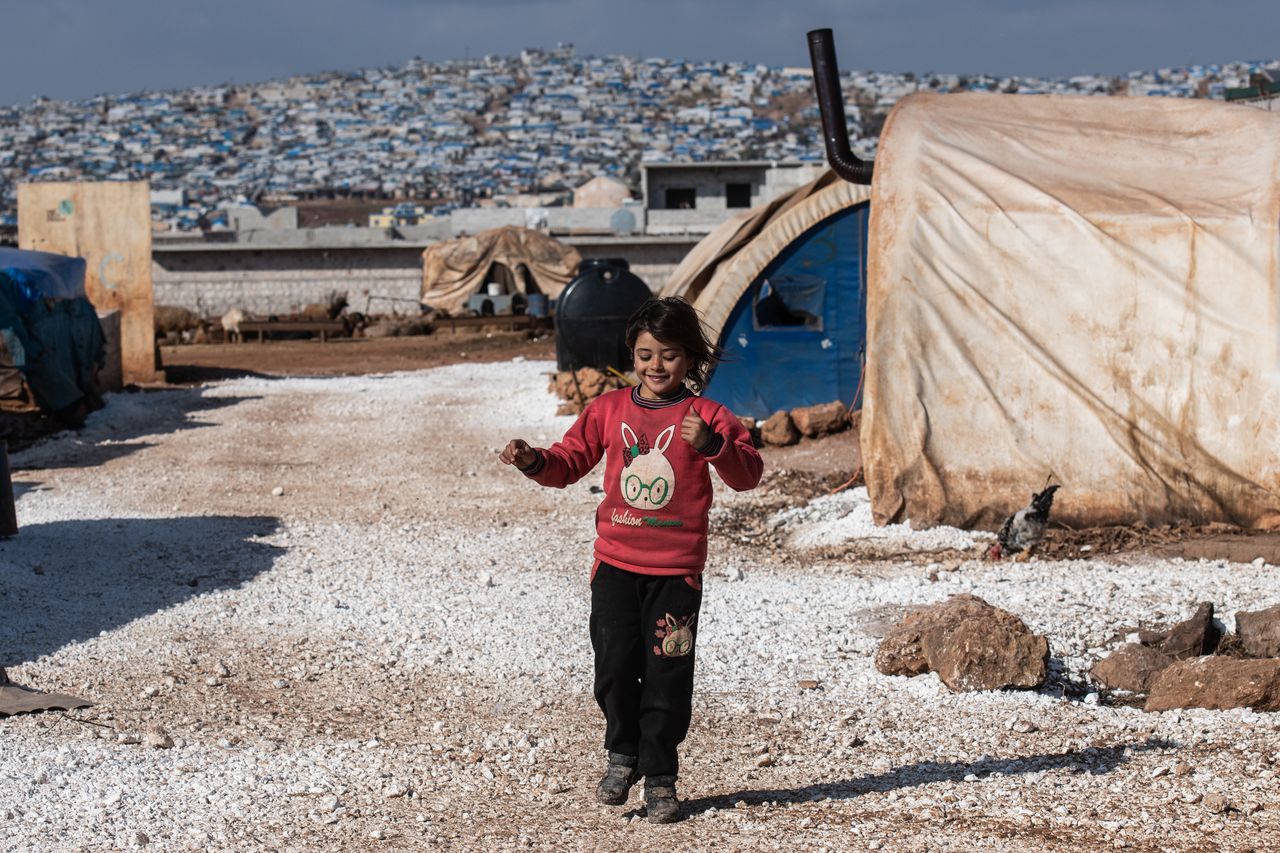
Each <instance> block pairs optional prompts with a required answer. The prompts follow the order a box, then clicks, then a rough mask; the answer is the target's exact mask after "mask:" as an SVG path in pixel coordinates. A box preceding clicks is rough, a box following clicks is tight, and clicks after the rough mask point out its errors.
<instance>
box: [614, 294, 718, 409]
mask: <svg viewBox="0 0 1280 853" xmlns="http://www.w3.org/2000/svg"><path fill="white" fill-rule="evenodd" d="M641 332H648V333H649V334H651V335H653V336H654V337H655V338H657V340H658V341H659V342H660V343H664V344H667V345H669V346H678V347H681V348H683V349H684V351H685V353H686V354H687V355H688V356H689V372H688V373H686V374H685V377H684V379H685V382H686V383H688V385H689V387H691V388H692V389H693V390H694V391H701V390H702V387H703V386H704V385H706V384H707V371H708V370H710V369H711V367H712V366H714V365H715V363H716V362H717V361H719V360H720V358H721V356H722V355H723V353H722V352H721V350H720V347H718V346H716V345H715V344H713V343H712V342H711V340H710V339H709V338H708V337H707V329H706V326H704V325H703V323H702V318H701V317H699V316H698V312H697V311H695V310H694V307H693V306H692V305H690V304H689V303H688V302H686V301H685V300H684V299H682V298H681V297H679V296H651V297H649V299H648V300H646V301H645V303H644V304H643V305H641V306H640V307H639V308H638V309H637V310H636V313H634V314H632V315H631V319H630V320H628V321H627V349H629V350H631V351H632V352H635V348H636V338H638V337H640V333H641Z"/></svg>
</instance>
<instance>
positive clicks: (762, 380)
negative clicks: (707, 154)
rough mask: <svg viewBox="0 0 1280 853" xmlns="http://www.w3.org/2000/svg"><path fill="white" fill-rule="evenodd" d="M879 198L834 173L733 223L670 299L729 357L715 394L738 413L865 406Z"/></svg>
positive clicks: (680, 279) (710, 243)
mask: <svg viewBox="0 0 1280 853" xmlns="http://www.w3.org/2000/svg"><path fill="white" fill-rule="evenodd" d="M869 199H870V192H869V188H868V187H861V186H857V185H853V184H848V183H845V182H844V181H840V180H839V179H836V178H834V176H832V175H831V174H830V173H828V174H827V175H824V176H823V177H822V178H820V179H819V180H817V181H815V182H814V183H812V184H809V185H806V186H804V187H801V188H800V189H798V190H795V191H793V192H792V193H789V194H787V195H786V196H783V197H781V198H779V199H776V200H775V201H774V202H771V203H770V204H768V205H765V206H763V207H761V208H757V209H754V210H752V211H750V212H749V213H748V214H744V215H742V216H739V217H737V218H735V219H734V220H731V221H730V222H728V223H725V225H723V226H721V228H719V229H717V230H716V231H715V232H712V234H711V235H709V236H708V237H707V238H706V240H704V241H703V243H702V244H700V245H699V246H698V247H696V248H695V249H694V250H693V251H692V252H691V253H690V256H689V258H687V259H686V262H685V263H682V264H681V266H680V268H678V269H677V270H676V272H675V273H674V274H673V275H672V278H671V281H670V282H669V283H668V285H667V287H666V288H664V289H663V293H664V294H665V295H681V296H684V297H685V298H687V299H689V300H690V301H691V302H693V304H694V306H695V307H696V308H698V310H699V311H700V312H701V313H702V316H703V318H704V319H705V320H706V321H707V324H708V326H709V327H710V329H711V331H712V332H713V333H714V334H715V335H716V336H717V340H718V343H719V344H720V346H721V348H723V350H724V353H725V359H724V361H723V362H721V363H720V364H719V365H718V366H717V367H716V368H715V370H714V371H713V372H712V374H711V377H710V379H709V381H708V383H707V388H706V389H705V393H706V395H707V396H708V397H711V398H712V399H714V400H717V401H719V402H721V403H724V404H725V405H726V406H728V407H729V408H730V409H731V410H732V411H733V412H735V413H736V414H740V415H747V416H750V417H755V418H767V417H768V416H769V415H771V414H773V413H774V412H776V411H779V410H790V409H793V408H796V407H798V406H811V405H816V404H818V403H829V402H831V401H833V400H839V401H841V402H842V403H844V404H845V405H856V404H858V400H856V399H855V398H856V397H858V396H860V388H859V380H860V377H861V369H862V362H863V355H864V352H865V343H866V272H867V223H868V217H869V213H870V201H869Z"/></svg>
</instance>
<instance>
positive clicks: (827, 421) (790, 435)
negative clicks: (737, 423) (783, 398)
mask: <svg viewBox="0 0 1280 853" xmlns="http://www.w3.org/2000/svg"><path fill="white" fill-rule="evenodd" d="M859 415H861V412H854V413H853V415H852V416H850V414H849V408H848V407H847V406H846V405H845V404H844V403H841V402H840V401H839V400H833V401H832V402H830V403H821V404H819V405H817V406H803V407H800V408H797V409H792V410H791V411H789V412H786V411H778V412H774V413H773V414H772V415H770V416H769V417H768V418H767V419H766V420H764V421H760V422H758V423H757V422H756V420H755V419H754V418H739V420H741V421H742V424H743V426H745V427H746V428H747V429H748V430H750V431H751V436H752V438H753V439H755V440H756V444H757V446H759V445H761V444H767V445H770V446H772V447H788V446H790V445H792V444H795V443H796V442H798V441H799V440H800V439H801V437H804V438H821V437H822V436H824V435H833V434H835V433H838V432H843V431H845V430H846V429H849V428H850V427H854V428H856V427H857V421H858V417H859Z"/></svg>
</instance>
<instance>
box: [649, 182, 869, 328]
mask: <svg viewBox="0 0 1280 853" xmlns="http://www.w3.org/2000/svg"><path fill="white" fill-rule="evenodd" d="M870 197H871V188H870V187H864V186H858V185H856V184H850V183H847V182H845V181H842V180H840V179H839V178H837V177H836V176H835V173H833V172H831V171H827V172H825V173H823V174H822V175H821V176H820V177H819V178H818V179H817V180H815V181H812V182H810V183H808V184H805V185H804V186H802V187H799V188H797V189H794V190H792V191H791V192H789V193H784V194H783V195H780V196H778V197H777V198H775V199H773V200H772V201H770V202H768V203H767V204H762V205H760V206H759V207H753V208H751V209H750V210H747V211H743V212H742V213H740V214H738V215H737V216H734V217H733V218H731V219H729V220H727V221H726V222H723V223H721V225H720V226H719V227H717V228H716V229H715V230H714V231H712V232H711V233H710V234H708V235H707V236H706V237H704V238H703V239H702V241H701V242H699V243H698V245H696V246H694V247H693V249H692V250H691V251H690V252H689V254H687V255H685V257H684V260H682V261H681V262H680V265H679V266H678V267H676V269H675V272H673V273H672V274H671V277H670V278H669V279H667V284H666V286H665V287H663V288H662V295H663V296H683V297H684V298H685V299H688V300H689V301H690V302H692V303H693V305H694V307H695V308H697V309H698V311H699V312H701V314H702V317H703V319H704V320H705V321H706V323H707V325H708V326H709V327H710V328H711V330H712V331H713V332H715V333H716V334H717V335H719V334H720V332H721V330H723V328H724V324H725V322H726V321H727V320H728V319H729V314H730V313H731V312H732V311H733V308H734V306H735V305H737V304H738V300H739V299H741V298H742V294H744V293H746V291H747V288H749V287H750V286H751V283H752V282H753V281H755V280H756V279H757V278H758V277H759V276H760V274H761V273H762V272H764V269H765V267H767V266H768V265H769V263H770V262H772V261H773V259H774V258H776V257H777V256H778V254H779V253H780V252H782V250H784V249H786V248H787V247H788V246H790V245H791V244H792V243H793V242H795V240H796V238H798V237H799V236H800V235H801V234H803V233H804V232H805V231H807V230H809V229H810V228H812V227H813V226H815V225H817V224H818V223H819V222H822V221H823V220H824V219H827V218H828V217H830V216H833V215H835V214H836V213H839V212H840V211H841V210H844V209H845V208H848V207H852V206H853V205H855V204H860V203H862V202H864V201H867V200H868V199H869V198H870Z"/></svg>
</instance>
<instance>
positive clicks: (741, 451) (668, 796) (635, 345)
mask: <svg viewBox="0 0 1280 853" xmlns="http://www.w3.org/2000/svg"><path fill="white" fill-rule="evenodd" d="M627 347H628V348H629V349H630V350H631V351H632V354H633V359H634V365H635V372H636V376H637V377H639V380H640V384H639V385H638V386H637V387H634V388H624V389H621V390H618V391H611V392H609V393H607V394H604V395H602V396H601V397H598V398H597V399H595V400H593V401H592V402H591V403H590V405H588V406H587V408H586V409H585V410H584V411H583V413H582V414H581V415H580V416H579V417H578V420H577V422H576V423H574V425H573V426H572V427H570V428H569V431H568V432H567V433H565V436H564V438H563V439H562V440H561V441H560V442H558V443H557V444H554V445H552V446H551V447H548V448H546V449H541V448H533V447H530V446H529V445H528V444H527V443H525V442H524V441H523V440H521V439H514V440H513V441H511V442H510V443H509V444H508V445H507V446H506V448H505V449H504V450H503V451H502V455H501V458H502V461H503V462H504V463H506V464H508V465H515V466H516V467H518V468H519V469H520V470H521V471H523V472H524V474H525V476H527V477H529V478H530V479H532V480H534V481H535V482H537V483H540V484H541V485H544V486H552V487H555V488H564V487H565V486H567V485H569V484H570V483H573V482H576V481H577V480H579V479H581V478H582V477H583V476H585V475H586V474H587V472H589V471H590V470H591V469H592V468H594V467H595V465H596V463H597V462H599V461H600V457H601V456H602V455H603V456H605V457H606V460H605V470H604V488H605V496H604V500H603V501H601V503H600V507H599V509H597V510H596V542H595V564H594V566H593V567H592V570H591V647H592V648H593V649H594V650H595V658H596V665H595V670H596V675H595V696H596V701H597V702H598V703H599V704H600V709H601V710H602V711H603V712H604V717H605V734H604V745H605V749H606V750H607V751H608V766H607V768H606V770H605V774H604V778H602V779H601V780H600V784H599V786H598V787H597V789H596V798H597V799H598V800H599V801H600V802H602V803H605V804H607V805H623V804H624V803H626V801H627V794H628V792H629V791H630V789H631V786H632V785H634V784H635V783H636V782H637V781H639V779H640V777H641V776H643V777H644V779H645V786H644V799H645V806H646V808H647V810H648V814H649V820H650V822H652V823H671V822H673V821H676V820H679V818H680V804H679V801H678V800H677V799H676V788H675V784H676V772H677V767H678V765H677V758H676V747H677V746H679V744H680V742H681V741H683V740H684V738H685V735H686V734H687V733H688V731H689V718H690V715H691V708H692V701H693V655H694V644H695V642H696V640H697V635H698V624H697V621H698V608H699V607H700V605H701V604H702V568H703V564H704V563H705V562H706V557H707V513H708V511H709V510H710V508H711V477H710V473H709V471H708V465H714V466H715V468H716V471H717V472H718V473H719V474H720V478H721V479H722V480H724V482H725V483H726V484H727V485H728V486H729V487H730V488H733V489H736V490H738V491H743V490H745V489H752V488H755V486H756V485H757V484H758V483H759V482H760V474H761V471H762V469H763V463H762V462H761V459H760V454H759V453H757V452H756V450H755V448H754V447H753V446H752V445H751V436H750V435H749V434H748V432H747V430H746V429H745V428H744V427H743V426H742V424H741V423H739V422H738V419H737V418H735V417H734V416H733V413H732V412H730V411H729V410H728V409H726V408H725V407H724V406H722V405H720V404H719V403H715V402H712V401H711V400H708V399H706V398H704V397H699V396H696V395H695V394H693V393H692V392H691V391H690V388H692V389H693V390H694V391H698V390H701V388H702V385H703V383H705V381H706V376H707V369H708V368H709V367H710V366H711V365H712V364H713V363H714V362H715V360H716V357H717V354H716V349H715V347H714V346H713V345H712V344H711V343H710V342H709V341H708V340H707V338H706V335H705V333H704V332H703V328H702V321H701V319H700V318H699V317H698V314H697V312H696V311H694V309H693V307H692V306H691V305H689V303H688V302H685V301H684V300H683V299H679V298H676V297H668V298H665V299H659V298H656V297H655V298H652V299H650V300H649V301H647V302H646V303H645V304H644V305H642V306H641V307H640V310H638V311H637V312H636V313H635V314H634V315H633V316H632V317H631V320H630V322H629V323H628V326H627Z"/></svg>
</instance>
